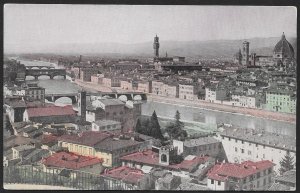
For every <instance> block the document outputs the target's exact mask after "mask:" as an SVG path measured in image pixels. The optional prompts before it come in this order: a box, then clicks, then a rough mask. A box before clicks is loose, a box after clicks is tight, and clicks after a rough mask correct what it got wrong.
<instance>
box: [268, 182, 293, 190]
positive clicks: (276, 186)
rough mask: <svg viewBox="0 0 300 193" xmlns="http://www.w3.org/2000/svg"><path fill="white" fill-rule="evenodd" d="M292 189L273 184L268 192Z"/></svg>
mask: <svg viewBox="0 0 300 193" xmlns="http://www.w3.org/2000/svg"><path fill="white" fill-rule="evenodd" d="M289 190H290V187H289V186H287V185H284V184H280V183H273V184H272V186H271V187H270V188H269V189H268V191H289Z"/></svg>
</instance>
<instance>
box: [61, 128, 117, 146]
mask: <svg viewBox="0 0 300 193" xmlns="http://www.w3.org/2000/svg"><path fill="white" fill-rule="evenodd" d="M112 136H113V134H112V133H108V132H103V131H85V132H82V133H81V134H78V135H62V136H60V137H58V140H59V141H65V142H68V143H75V144H82V145H87V146H94V145H96V144H97V143H100V142H101V141H103V140H104V139H106V138H109V137H112Z"/></svg>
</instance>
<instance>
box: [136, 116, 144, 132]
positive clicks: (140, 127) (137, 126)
mask: <svg viewBox="0 0 300 193" xmlns="http://www.w3.org/2000/svg"><path fill="white" fill-rule="evenodd" d="M135 132H137V133H141V134H143V133H142V132H143V128H142V124H141V121H140V119H138V120H137V122H136V125H135Z"/></svg>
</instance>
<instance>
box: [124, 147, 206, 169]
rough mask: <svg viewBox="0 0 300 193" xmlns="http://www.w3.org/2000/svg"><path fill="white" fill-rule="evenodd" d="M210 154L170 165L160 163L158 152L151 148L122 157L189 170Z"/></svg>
mask: <svg viewBox="0 0 300 193" xmlns="http://www.w3.org/2000/svg"><path fill="white" fill-rule="evenodd" d="M208 158H209V157H208V156H204V157H200V156H199V157H195V158H194V159H192V160H183V161H182V162H181V163H179V164H170V165H163V164H160V163H159V155H158V153H156V152H154V151H152V150H151V149H148V150H144V151H142V152H135V153H132V154H129V155H125V156H123V157H121V158H120V159H121V160H126V161H132V162H137V163H144V164H148V165H151V166H160V167H165V168H167V169H175V170H187V171H190V170H192V169H194V168H195V167H196V166H198V165H200V164H201V163H204V162H206V161H207V160H208Z"/></svg>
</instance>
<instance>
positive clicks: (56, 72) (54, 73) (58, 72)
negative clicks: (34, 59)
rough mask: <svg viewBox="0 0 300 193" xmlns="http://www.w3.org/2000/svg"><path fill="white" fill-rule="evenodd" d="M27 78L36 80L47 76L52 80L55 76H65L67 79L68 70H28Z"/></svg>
mask: <svg viewBox="0 0 300 193" xmlns="http://www.w3.org/2000/svg"><path fill="white" fill-rule="evenodd" d="M25 75H26V76H33V77H34V78H35V79H36V80H37V79H38V77H39V76H42V75H46V76H49V77H50V79H53V77H55V76H63V77H64V79H66V70H65V69H26V73H25Z"/></svg>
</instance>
